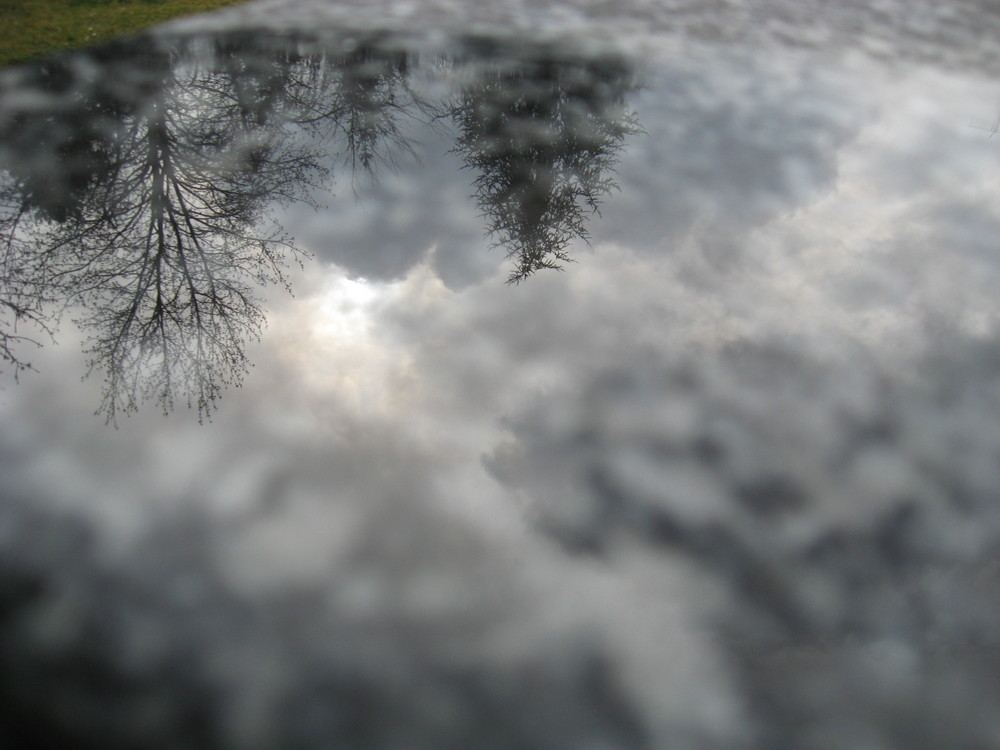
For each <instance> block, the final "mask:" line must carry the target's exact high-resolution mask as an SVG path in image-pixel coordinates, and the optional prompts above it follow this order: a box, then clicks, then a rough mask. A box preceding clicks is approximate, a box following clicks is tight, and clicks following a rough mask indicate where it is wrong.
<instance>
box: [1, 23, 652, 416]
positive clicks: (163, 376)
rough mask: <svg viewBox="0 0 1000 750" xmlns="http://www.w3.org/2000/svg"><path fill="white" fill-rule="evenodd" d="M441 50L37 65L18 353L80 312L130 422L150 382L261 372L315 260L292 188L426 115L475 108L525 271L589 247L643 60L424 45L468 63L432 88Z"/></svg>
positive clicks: (9, 294) (12, 168) (114, 408)
mask: <svg viewBox="0 0 1000 750" xmlns="http://www.w3.org/2000/svg"><path fill="white" fill-rule="evenodd" d="M420 67H421V63H420V61H419V59H418V56H417V55H415V54H412V53H410V52H407V51H405V50H403V49H400V48H398V47H392V46H390V45H387V44H383V43H380V42H378V41H372V42H370V43H367V44H360V45H359V44H345V45H343V48H342V49H335V48H318V49H308V50H305V51H303V50H302V49H301V48H300V46H297V45H296V44H294V43H292V42H287V43H284V44H275V43H274V40H271V41H267V40H261V39H260V38H259V37H250V36H234V37H223V38H212V39H209V40H193V41H191V42H189V43H188V44H186V45H183V46H180V47H177V48H172V49H157V48H152V47H146V48H141V47H138V46H134V47H126V46H117V47H113V48H109V49H107V50H105V51H103V52H99V53H97V54H96V55H95V56H94V57H93V58H92V59H87V60H86V61H85V62H84V63H82V62H81V61H80V60H79V59H69V60H64V61H51V62H46V63H43V64H41V65H39V66H38V67H35V68H31V69H27V70H25V71H22V72H21V74H20V75H21V80H20V81H17V80H15V81H14V83H13V84H9V85H7V86H5V87H4V89H5V90H2V91H0V97H2V99H0V103H2V104H3V105H4V106H3V107H0V111H3V112H5V113H6V116H5V118H4V119H3V120H2V121H0V139H2V142H4V143H5V144H7V146H8V150H7V152H6V153H2V159H3V161H2V163H0V167H2V169H3V172H2V173H0V174H2V178H3V182H2V184H0V229H2V234H0V236H2V238H3V239H2V242H3V244H2V253H3V255H2V266H0V272H2V274H3V276H2V278H3V286H2V292H0V305H2V307H3V308H4V309H5V312H6V314H7V321H8V322H7V324H6V327H4V328H2V329H0V357H2V358H3V359H4V360H5V361H6V362H8V363H9V364H11V365H12V366H13V368H14V370H15V372H17V371H20V370H23V369H25V368H26V367H28V366H29V364H28V362H27V361H26V360H24V359H23V356H22V353H21V346H19V345H22V344H25V343H28V341H27V340H25V339H26V337H25V336H24V334H23V333H22V332H21V328H19V326H20V325H21V324H22V323H24V322H34V323H36V324H37V325H38V326H40V327H41V330H43V331H50V330H51V329H50V327H51V326H54V325H55V323H54V321H55V320H56V319H57V318H58V315H59V313H60V311H64V310H72V315H73V319H74V322H75V323H76V324H78V325H79V326H80V327H81V328H82V330H83V331H85V332H86V335H87V336H88V339H87V343H86V352H87V355H88V357H89V367H90V370H91V371H97V372H101V373H103V375H104V388H103V400H102V402H101V404H100V407H99V409H98V412H99V413H102V414H104V415H105V416H106V417H107V419H108V420H109V421H114V420H115V418H116V417H117V415H119V414H121V413H129V412H133V411H135V410H136V409H137V408H138V406H139V405H140V404H141V403H142V402H144V401H147V400H153V401H155V402H157V403H158V404H159V406H160V408H161V409H162V410H163V411H164V412H168V411H170V410H171V409H172V408H174V406H175V405H176V404H177V402H178V401H180V402H182V403H186V404H187V405H188V407H190V408H193V409H196V410H197V412H198V415H199V418H204V417H206V416H208V415H209V414H210V412H211V410H212V408H213V406H214V404H215V402H216V400H217V399H218V398H219V396H220V394H221V392H222V390H223V388H225V387H226V386H230V385H238V384H239V383H240V382H241V381H242V378H243V376H244V375H245V373H246V372H247V370H248V367H249V364H250V363H249V362H248V360H247V355H246V345H247V343H248V342H249V341H251V340H254V339H256V338H258V337H259V335H260V331H261V328H262V326H263V324H264V322H265V318H264V309H263V307H262V301H261V298H260V290H261V289H262V288H263V287H266V286H267V285H270V284H275V283H279V284H285V285H286V286H287V276H286V267H287V266H286V264H287V263H288V262H290V261H291V262H297V261H298V262H300V261H301V259H302V253H301V251H300V250H299V249H298V248H297V247H296V246H295V245H294V244H292V242H291V239H290V238H289V237H288V236H287V235H286V234H285V232H284V231H283V230H282V229H281V227H280V226H279V225H278V224H277V222H276V221H275V220H274V216H273V213H272V212H273V211H274V209H275V207H277V206H281V205H283V204H287V203H288V202H290V201H305V202H310V201H311V200H312V195H314V194H315V193H316V191H317V190H319V189H322V188H323V187H324V186H326V185H329V184H330V182H331V180H332V174H331V172H332V171H333V170H335V169H337V168H338V166H342V167H343V168H344V169H346V170H348V171H349V172H350V173H351V174H352V175H354V176H357V175H364V176H367V177H368V178H370V179H375V178H376V177H377V174H378V172H379V171H380V170H381V169H383V168H385V167H392V166H394V165H395V164H396V160H397V158H398V157H399V156H400V155H402V154H410V155H414V154H415V150H414V146H413V143H412V142H411V141H410V139H409V138H408V137H407V136H406V135H405V132H406V131H405V129H404V126H403V123H404V121H415V122H418V123H423V124H425V125H428V126H430V125H434V124H436V123H438V122H440V121H442V120H446V119H450V120H451V121H453V122H454V123H456V124H457V126H458V135H457V144H456V146H455V149H454V151H455V152H456V153H458V154H460V155H461V156H462V157H463V159H464V162H465V165H466V166H467V167H468V168H470V169H471V170H474V171H475V173H476V177H475V180H474V188H475V195H474V199H475V201H476V203H477V205H478V206H479V208H481V209H482V212H483V215H484V217H485V220H486V230H487V232H488V234H489V235H490V236H491V237H492V239H493V241H494V244H495V245H498V246H501V247H503V248H504V249H505V250H506V252H507V254H508V256H509V257H511V258H512V259H513V261H514V270H513V271H512V273H511V277H510V278H511V281H521V280H522V279H524V278H526V277H527V276H528V275H530V274H531V273H533V272H535V271H536V270H538V269H541V268H557V267H558V266H559V264H560V263H561V262H564V261H567V260H569V245H570V243H571V242H572V241H573V240H575V239H583V240H586V238H587V234H588V233H587V227H586V222H587V217H588V216H589V215H590V214H591V213H595V212H596V211H597V207H598V203H599V201H600V199H601V197H602V196H604V195H606V194H607V193H609V192H610V191H612V190H613V189H614V188H615V183H614V181H613V177H612V175H613V169H614V166H615V163H616V160H617V154H618V152H619V151H620V149H621V148H622V145H623V142H624V140H625V138H626V137H627V136H629V135H632V134H635V133H638V132H640V128H639V126H638V124H637V122H636V121H635V119H634V117H633V116H631V115H630V114H629V113H628V112H627V111H626V110H625V108H624V99H625V97H626V95H627V93H628V92H629V91H630V90H631V89H632V88H634V84H633V83H632V82H631V78H632V74H631V71H630V70H629V68H628V67H627V66H626V65H625V64H624V63H622V62H620V61H617V60H614V61H602V60H600V59H598V60H588V61H586V62H583V61H580V60H574V59H556V58H553V57H552V56H551V55H549V56H547V57H545V58H544V59H533V58H532V57H531V56H530V55H524V54H522V55H520V56H516V55H515V56H504V55H489V54H486V53H481V52H480V53H473V52H470V51H468V50H466V51H464V52H461V53H456V54H454V55H452V56H450V57H449V56H436V57H434V58H433V60H432V61H431V62H429V63H427V64H424V65H423V67H424V68H426V69H430V71H431V72H432V73H435V74H436V75H438V76H439V77H441V78H442V79H443V80H447V81H450V82H453V81H455V80H460V81H461V83H460V85H459V86H460V87H459V93H458V94H457V95H456V96H454V97H453V98H449V97H446V98H445V101H443V102H432V101H429V100H428V99H427V98H425V97H422V96H421V95H418V94H417V93H415V91H414V88H413V87H412V86H411V77H412V73H413V72H414V70H416V69H418V68H420ZM25 92H28V93H30V94H32V95H33V97H34V98H31V97H29V99H30V101H31V103H30V104H29V105H28V106H24V105H23V104H22V105H19V104H18V102H23V101H26V99H24V96H23V95H24V93H25ZM19 97H21V98H19ZM333 155H336V156H337V159H332V158H331V157H332V156H333ZM352 179H353V178H352ZM35 343H37V342H35Z"/></svg>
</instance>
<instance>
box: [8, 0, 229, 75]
mask: <svg viewBox="0 0 1000 750" xmlns="http://www.w3.org/2000/svg"><path fill="white" fill-rule="evenodd" d="M243 1H245V0H0V65H10V64H11V63H15V62H23V61H25V60H30V59H32V58H35V57H40V56H43V55H48V54H51V53H53V52H59V51H61V50H66V49H73V48H76V47H86V46H89V45H92V44H96V43H98V42H101V41H104V40H107V39H113V38H115V37H117V36H121V35H123V34H128V33H131V32H135V31H139V30H141V29H144V28H146V27H148V26H151V25H153V24H157V23H161V22H163V21H166V20H168V19H171V18H176V17H177V16H183V15H190V14H192V13H202V12H205V11H209V10H215V9H216V8H221V7H223V6H226V5H237V4H239V3H240V2H243Z"/></svg>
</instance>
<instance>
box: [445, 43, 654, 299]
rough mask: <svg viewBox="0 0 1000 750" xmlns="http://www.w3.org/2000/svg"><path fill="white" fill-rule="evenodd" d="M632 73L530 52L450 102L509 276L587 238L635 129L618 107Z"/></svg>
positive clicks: (516, 277) (552, 260)
mask: <svg viewBox="0 0 1000 750" xmlns="http://www.w3.org/2000/svg"><path fill="white" fill-rule="evenodd" d="M630 78H631V72H630V70H629V68H628V67H627V66H626V65H624V64H623V63H621V62H617V61H607V60H602V61H589V60H588V61H584V60H559V59H545V58H543V59H540V60H526V61H523V62H521V63H520V64H517V65H513V66H501V67H493V68H492V69H489V68H488V69H487V70H486V72H485V73H484V74H482V75H480V76H477V77H476V78H475V79H474V82H473V83H472V85H470V86H467V87H466V88H465V90H464V91H463V93H462V95H461V96H460V97H459V99H458V101H457V102H455V104H454V105H453V107H452V109H451V113H452V116H453V117H454V119H455V121H456V122H457V124H458V126H459V128H460V136H459V140H458V145H457V148H456V150H457V151H458V153H460V154H461V155H462V156H463V157H464V158H465V163H466V165H467V166H468V167H470V168H471V169H474V170H475V171H476V172H477V176H476V178H475V190H476V194H475V197H476V201H477V203H478V205H479V207H480V208H481V209H482V211H483V214H484V216H485V217H486V220H487V222H488V230H489V233H490V234H491V236H492V237H493V240H494V245H495V246H497V247H501V248H503V249H504V250H505V251H506V252H507V255H508V257H510V258H512V259H513V260H514V263H515V266H514V270H513V271H512V272H511V275H510V279H509V281H510V282H512V283H517V282H519V281H522V280H523V279H525V278H526V277H527V276H529V275H530V274H532V273H534V272H535V271H537V270H539V269H541V268H559V267H560V265H561V264H562V263H564V262H566V261H568V260H569V259H570V258H569V251H568V246H569V244H570V242H572V241H573V240H574V239H577V238H579V239H583V240H586V239H587V237H588V231H587V226H586V223H587V215H588V213H595V212H597V210H598V204H599V202H600V200H601V198H602V197H603V196H605V195H607V194H608V193H610V192H611V191H612V190H614V189H615V187H616V183H615V182H614V179H613V173H614V166H615V163H616V161H617V155H618V152H619V151H620V150H621V148H622V145H623V142H624V140H625V138H626V136H628V135H632V134H635V133H637V132H640V130H641V128H640V127H639V125H638V123H637V122H636V120H635V117H634V116H633V115H631V114H629V113H628V112H626V111H625V110H624V106H623V105H624V99H625V95H626V93H627V92H628V91H629V90H630V89H631V88H633V85H632V84H631V83H630Z"/></svg>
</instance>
